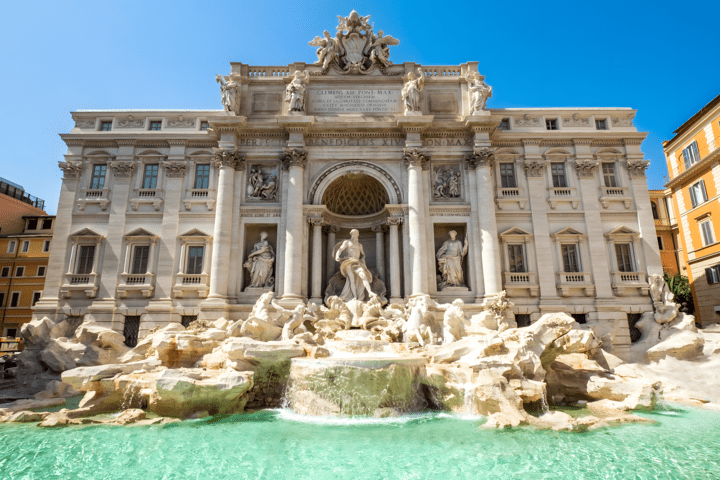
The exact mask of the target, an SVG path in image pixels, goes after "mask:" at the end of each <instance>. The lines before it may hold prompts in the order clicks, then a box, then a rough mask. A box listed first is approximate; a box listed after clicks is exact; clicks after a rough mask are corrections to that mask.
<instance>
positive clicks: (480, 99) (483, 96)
mask: <svg viewBox="0 0 720 480" xmlns="http://www.w3.org/2000/svg"><path fill="white" fill-rule="evenodd" d="M465 78H466V79H467V82H468V85H469V88H470V114H471V115H477V114H479V113H480V112H481V111H482V110H483V108H485V104H486V103H487V101H488V98H490V97H492V87H491V86H489V85H488V84H487V83H485V82H484V81H483V80H482V77H481V76H480V74H479V73H477V72H468V74H467V76H466V77H465Z"/></svg>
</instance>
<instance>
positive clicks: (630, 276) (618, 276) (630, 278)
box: [610, 272, 650, 297]
mask: <svg viewBox="0 0 720 480" xmlns="http://www.w3.org/2000/svg"><path fill="white" fill-rule="evenodd" d="M610 274H611V276H612V289H613V293H615V295H617V296H618V297H623V296H625V295H632V294H636V295H644V296H647V295H648V294H649V292H650V285H649V284H648V283H647V275H646V273H645V272H610Z"/></svg>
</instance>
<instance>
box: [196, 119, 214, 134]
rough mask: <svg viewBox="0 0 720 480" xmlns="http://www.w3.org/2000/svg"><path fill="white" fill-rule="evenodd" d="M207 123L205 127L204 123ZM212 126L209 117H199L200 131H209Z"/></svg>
mask: <svg viewBox="0 0 720 480" xmlns="http://www.w3.org/2000/svg"><path fill="white" fill-rule="evenodd" d="M205 124H207V128H205V129H204V128H203V125H205ZM211 128H212V126H211V125H210V122H209V121H208V119H207V118H199V119H198V124H197V129H198V131H199V132H207V131H208V130H210V129H211Z"/></svg>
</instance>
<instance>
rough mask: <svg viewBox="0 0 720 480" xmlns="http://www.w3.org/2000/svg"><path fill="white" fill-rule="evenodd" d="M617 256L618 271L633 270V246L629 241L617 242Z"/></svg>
mask: <svg viewBox="0 0 720 480" xmlns="http://www.w3.org/2000/svg"><path fill="white" fill-rule="evenodd" d="M615 258H617V265H618V271H620V272H633V271H635V269H634V268H633V259H632V248H631V245H630V244H629V243H616V244H615Z"/></svg>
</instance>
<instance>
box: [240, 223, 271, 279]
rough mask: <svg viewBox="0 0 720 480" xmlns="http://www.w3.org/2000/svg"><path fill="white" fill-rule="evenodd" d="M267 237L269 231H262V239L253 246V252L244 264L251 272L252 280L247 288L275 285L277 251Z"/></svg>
mask: <svg viewBox="0 0 720 480" xmlns="http://www.w3.org/2000/svg"><path fill="white" fill-rule="evenodd" d="M267 237H268V234H267V232H261V233H260V241H259V242H257V243H256V244H255V245H254V246H253V249H252V252H250V255H248V258H247V260H246V261H245V264H244V265H243V266H244V267H245V268H247V269H248V271H249V272H250V282H249V284H248V287H247V288H274V287H275V275H274V274H273V265H274V263H275V252H274V251H273V248H272V245H270V243H269V242H268V241H267Z"/></svg>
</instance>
